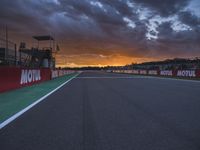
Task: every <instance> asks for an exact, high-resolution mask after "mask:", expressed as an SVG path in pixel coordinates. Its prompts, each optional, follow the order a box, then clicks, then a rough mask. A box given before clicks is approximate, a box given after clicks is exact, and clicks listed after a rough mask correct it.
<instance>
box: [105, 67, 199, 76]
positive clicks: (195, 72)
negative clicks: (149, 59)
mask: <svg viewBox="0 0 200 150" xmlns="http://www.w3.org/2000/svg"><path fill="white" fill-rule="evenodd" d="M108 72H114V73H127V74H136V75H153V76H169V77H170V76H171V77H185V78H200V69H196V70H195V69H194V70H108Z"/></svg>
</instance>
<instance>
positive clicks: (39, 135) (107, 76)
mask: <svg viewBox="0 0 200 150" xmlns="http://www.w3.org/2000/svg"><path fill="white" fill-rule="evenodd" d="M199 115H200V82H199V81H190V80H178V79H166V78H156V77H145V76H134V75H127V74H114V73H105V72H95V71H91V72H82V73H81V74H79V75H78V76H76V77H75V78H73V79H72V80H71V81H70V82H67V83H66V84H65V85H63V86H62V87H60V88H59V89H57V90H56V91H54V92H53V93H52V94H51V95H49V96H48V97H46V98H45V100H43V101H41V102H40V103H38V104H37V105H35V106H34V107H32V108H31V109H29V110H28V111H26V112H25V113H23V114H22V115H20V116H19V117H18V118H17V119H15V120H14V121H12V122H10V123H9V124H7V125H6V126H5V127H3V128H2V129H0V149H1V150H199V149H200V117H199Z"/></svg>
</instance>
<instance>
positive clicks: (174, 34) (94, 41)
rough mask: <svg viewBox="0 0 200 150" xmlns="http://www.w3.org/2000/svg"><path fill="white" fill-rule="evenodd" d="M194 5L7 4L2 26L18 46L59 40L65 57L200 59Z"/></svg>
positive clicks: (186, 0) (143, 0) (42, 0)
mask: <svg viewBox="0 0 200 150" xmlns="http://www.w3.org/2000/svg"><path fill="white" fill-rule="evenodd" d="M192 2H193V0H163V1H162V2H160V0H34V1H26V0H15V1H8V0H1V1H0V25H1V26H2V25H5V24H7V25H8V27H9V28H10V32H11V34H12V36H13V38H14V39H15V40H17V41H18V40H19V39H16V37H17V36H18V35H20V36H21V38H22V39H26V38H27V37H30V36H31V35H35V34H49V33H50V34H55V35H56V37H57V38H58V41H59V43H60V45H61V48H62V50H63V51H62V53H63V54H69V55H74V54H75V55H79V54H96V55H105V56H110V55H113V54H119V55H123V56H130V57H133V58H134V57H136V58H137V57H140V58H142V57H155V58H156V57H157V58H162V57H179V56H180V57H184V56H196V55H200V49H199V48H200V47H199V46H200V44H199V43H200V42H199V40H200V34H199V32H200V16H198V15H197V14H195V13H194V12H192V11H191V10H192V9H188V7H189V4H190V3H192Z"/></svg>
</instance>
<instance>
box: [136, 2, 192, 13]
mask: <svg viewBox="0 0 200 150" xmlns="http://www.w3.org/2000/svg"><path fill="white" fill-rule="evenodd" d="M132 1H133V2H137V3H139V4H142V5H143V6H144V7H149V8H151V9H152V10H153V11H156V13H160V14H161V15H162V16H169V15H173V14H175V13H177V12H179V11H180V10H182V9H183V8H184V7H185V6H187V5H188V3H189V1H190V0H162V1H161V0H132Z"/></svg>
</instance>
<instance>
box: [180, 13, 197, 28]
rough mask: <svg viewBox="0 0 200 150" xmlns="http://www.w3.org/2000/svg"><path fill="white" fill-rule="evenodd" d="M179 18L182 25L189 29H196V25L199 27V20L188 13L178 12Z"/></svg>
mask: <svg viewBox="0 0 200 150" xmlns="http://www.w3.org/2000/svg"><path fill="white" fill-rule="evenodd" d="M179 18H180V20H181V21H182V22H183V23H185V24H187V25H189V26H191V27H197V26H198V25H200V18H199V17H197V16H195V15H194V14H192V13H191V12H189V11H183V12H180V13H179Z"/></svg>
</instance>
